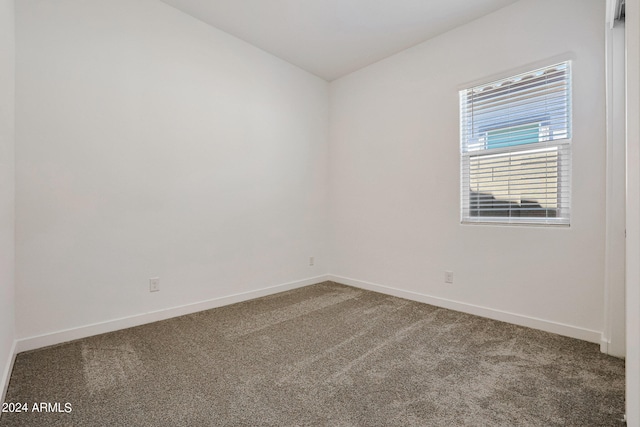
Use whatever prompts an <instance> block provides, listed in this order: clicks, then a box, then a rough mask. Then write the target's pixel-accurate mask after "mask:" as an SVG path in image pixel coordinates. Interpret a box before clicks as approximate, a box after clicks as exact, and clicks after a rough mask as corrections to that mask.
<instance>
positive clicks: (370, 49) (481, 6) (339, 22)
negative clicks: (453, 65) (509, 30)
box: [162, 0, 517, 81]
mask: <svg viewBox="0 0 640 427" xmlns="http://www.w3.org/2000/svg"><path fill="white" fill-rule="evenodd" d="M162 1H163V2H164V3H167V4H169V5H171V6H173V7H175V8H176V9H179V10H181V11H183V12H185V13H187V14H189V15H191V16H193V17H195V18H197V19H199V20H201V21H204V22H206V23H208V24H210V25H212V26H214V27H216V28H219V29H220V30H223V31H225V32H227V33H229V34H232V35H234V36H236V37H238V38H240V39H242V40H244V41H246V42H249V43H251V44H252V45H254V46H257V47H259V48H261V49H264V50H266V51H267V52H270V53H271V54H273V55H276V56H278V57H280V58H282V59H284V60H285V61H288V62H290V63H292V64H294V65H297V66H298V67H300V68H302V69H304V70H307V71H309V72H311V73H313V74H315V75H317V76H319V77H321V78H323V79H325V80H327V81H331V80H334V79H336V78H339V77H341V76H344V75H345V74H348V73H350V72H352V71H355V70H357V69H359V68H362V67H365V66H367V65H369V64H372V63H374V62H376V61H379V60H381V59H383V58H386V57H387V56H390V55H393V54H394V53H397V52H400V51H402V50H404V49H407V48H409V47H411V46H414V45H416V44H418V43H421V42H423V41H425V40H427V39H430V38H432V37H435V36H437V35H438V34H441V33H444V32H446V31H448V30H450V29H452V28H455V27H457V26H460V25H462V24H465V23H467V22H470V21H472V20H474V19H477V18H479V17H481V16H483V15H486V14H488V13H491V12H493V11H495V10H497V9H500V8H502V7H504V6H507V5H509V4H511V3H515V2H516V1H517V0H162Z"/></svg>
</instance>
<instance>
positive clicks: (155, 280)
mask: <svg viewBox="0 0 640 427" xmlns="http://www.w3.org/2000/svg"><path fill="white" fill-rule="evenodd" d="M159 290H160V278H159V277H152V278H151V279H149V292H158V291H159Z"/></svg>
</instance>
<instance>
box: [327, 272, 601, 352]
mask: <svg viewBox="0 0 640 427" xmlns="http://www.w3.org/2000/svg"><path fill="white" fill-rule="evenodd" d="M329 280H331V281H333V282H336V283H341V284H344V285H349V286H354V287H357V288H361V289H367V290H370V291H374V292H380V293H383V294H387V295H392V296H396V297H400V298H405V299H409V300H412V301H418V302H423V303H426V304H431V305H434V306H437V307H442V308H447V309H450V310H455V311H461V312H463V313H468V314H473V315H476V316H480V317H486V318H489V319H494V320H499V321H501V322H507V323H513V324H515V325H519V326H526V327H528V328H532V329H538V330H541V331H545V332H551V333H554V334H558V335H563V336H566V337H571V338H577V339H579V340H583V341H588V342H592V343H596V344H600V345H601V346H602V332H600V331H592V330H590V329H584V328H579V327H577V326H571V325H565V324H563V323H558V322H552V321H549V320H544V319H538V318H535V317H530V316H525V315H522V314H516V313H509V312H507V311H502V310H496V309H493V308H487V307H481V306H478V305H473V304H467V303H464V302H459V301H453V300H449V299H446V298H439V297H433V296H430V295H425V294H421V293H417V292H412V291H406V290H403V289H397V288H393V287H390V286H384V285H379V284H375V283H369V282H365V281H362V280H356V279H351V278H348V277H341V276H335V275H331V274H330V275H329ZM601 348H602V347H601Z"/></svg>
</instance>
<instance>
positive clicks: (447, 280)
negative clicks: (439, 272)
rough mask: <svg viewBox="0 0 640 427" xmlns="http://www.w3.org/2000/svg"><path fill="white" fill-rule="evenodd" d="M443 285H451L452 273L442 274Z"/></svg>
mask: <svg viewBox="0 0 640 427" xmlns="http://www.w3.org/2000/svg"><path fill="white" fill-rule="evenodd" d="M444 283H453V271H445V272H444Z"/></svg>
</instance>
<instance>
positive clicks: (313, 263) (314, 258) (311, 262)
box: [309, 256, 316, 265]
mask: <svg viewBox="0 0 640 427" xmlns="http://www.w3.org/2000/svg"><path fill="white" fill-rule="evenodd" d="M315 263H316V257H313V256H310V257H309V265H315Z"/></svg>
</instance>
